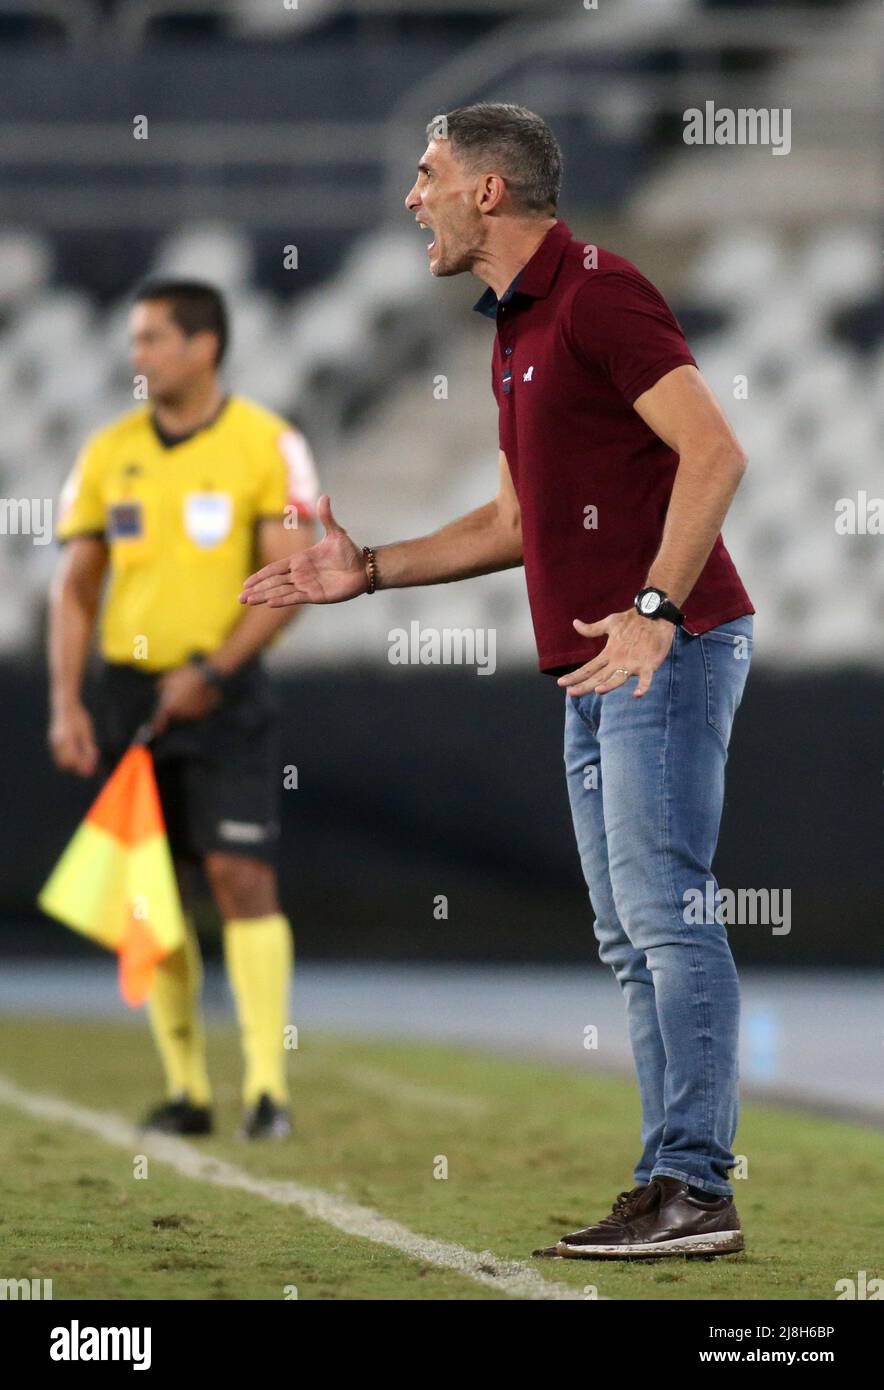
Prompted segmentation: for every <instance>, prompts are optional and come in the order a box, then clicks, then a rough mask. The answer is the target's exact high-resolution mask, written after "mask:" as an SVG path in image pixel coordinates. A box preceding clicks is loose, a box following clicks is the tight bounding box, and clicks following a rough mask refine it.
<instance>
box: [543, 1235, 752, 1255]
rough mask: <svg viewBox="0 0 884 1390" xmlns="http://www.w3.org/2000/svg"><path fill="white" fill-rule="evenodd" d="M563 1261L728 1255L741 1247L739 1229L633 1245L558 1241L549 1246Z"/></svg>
mask: <svg viewBox="0 0 884 1390" xmlns="http://www.w3.org/2000/svg"><path fill="white" fill-rule="evenodd" d="M549 1248H550V1249H554V1250H555V1252H556V1254H557V1255H561V1256H562V1258H563V1259H566V1260H574V1259H577V1260H581V1259H582V1260H591V1259H595V1258H596V1256H598V1257H600V1258H601V1259H620V1260H631V1259H633V1258H635V1257H638V1258H642V1257H645V1258H647V1257H651V1258H653V1257H654V1256H656V1255H731V1254H736V1253H737V1252H738V1251H740V1250H742V1249H743V1248H744V1245H743V1233H742V1231H710V1232H709V1233H708V1235H703V1236H679V1237H677V1238H676V1239H675V1240H653V1241H646V1242H645V1243H643V1244H636V1245H569V1244H568V1243H567V1241H564V1240H560V1241H559V1242H558V1244H557V1245H555V1246H551V1247H549Z"/></svg>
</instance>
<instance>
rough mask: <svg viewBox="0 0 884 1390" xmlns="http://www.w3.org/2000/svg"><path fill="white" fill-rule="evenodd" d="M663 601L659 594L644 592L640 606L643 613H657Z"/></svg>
mask: <svg viewBox="0 0 884 1390" xmlns="http://www.w3.org/2000/svg"><path fill="white" fill-rule="evenodd" d="M662 602H663V600H662V599H661V597H660V595H659V594H654V593H650V594H644V595H643V596H642V599H641V602H640V603H639V608H640V609H641V611H642V613H656V611H657V609H658V608H659V607H660V604H661V603H662Z"/></svg>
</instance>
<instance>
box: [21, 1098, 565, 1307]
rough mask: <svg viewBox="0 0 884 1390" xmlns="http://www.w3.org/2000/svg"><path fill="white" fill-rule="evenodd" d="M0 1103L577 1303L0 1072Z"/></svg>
mask: <svg viewBox="0 0 884 1390" xmlns="http://www.w3.org/2000/svg"><path fill="white" fill-rule="evenodd" d="M0 1103H2V1104H5V1105H12V1106H15V1107H16V1109H18V1110H24V1111H25V1112H26V1113H27V1114H28V1115H36V1116H37V1117H38V1118H39V1119H42V1120H56V1121H59V1122H60V1123H62V1124H67V1125H73V1126H74V1128H75V1129H81V1130H85V1131H86V1132H87V1133H88V1134H94V1135H96V1136H97V1137H98V1138H99V1139H103V1140H104V1141H105V1143H107V1144H113V1145H114V1146H115V1147H116V1148H120V1149H125V1150H126V1151H127V1153H144V1154H147V1155H148V1156H149V1157H152V1158H155V1159H156V1160H157V1161H158V1162H159V1163H166V1164H168V1165H169V1167H171V1168H174V1169H175V1171H176V1172H178V1173H180V1174H181V1175H182V1177H185V1178H193V1179H195V1180H197V1181H201V1182H208V1183H211V1184H212V1185H213V1186H215V1187H232V1188H236V1189H238V1190H239V1191H240V1192H249V1193H251V1194H252V1195H253V1196H255V1197H264V1198H266V1200H267V1201H269V1202H278V1203H279V1204H280V1205H281V1206H286V1207H298V1208H300V1210H301V1211H302V1212H304V1214H305V1215H306V1216H309V1217H311V1218H312V1219H313V1220H316V1221H324V1222H326V1223H327V1225H329V1226H334V1227H335V1229H336V1230H338V1231H344V1232H345V1233H346V1234H347V1235H351V1236H362V1237H363V1238H364V1239H365V1240H371V1241H374V1242H375V1244H376V1245H389V1246H391V1247H392V1248H393V1249H394V1250H400V1251H401V1252H402V1253H403V1254H405V1255H409V1256H411V1257H412V1258H413V1259H415V1260H421V1261H423V1263H425V1264H431V1265H438V1266H439V1268H441V1269H453V1270H456V1272H457V1273H458V1274H463V1275H465V1276H466V1277H467V1278H468V1279H472V1280H473V1281H474V1282H475V1283H477V1284H487V1285H488V1287H489V1288H493V1289H499V1290H500V1291H501V1292H502V1293H505V1294H508V1295H509V1296H510V1297H511V1298H527V1299H558V1300H569V1301H574V1300H577V1301H580V1302H582V1301H584V1296H583V1294H582V1293H581V1292H580V1290H579V1289H578V1288H576V1287H575V1288H572V1287H570V1286H569V1285H568V1284H556V1283H553V1281H552V1280H549V1279H543V1278H541V1276H540V1275H539V1274H538V1273H537V1272H536V1271H535V1270H533V1269H531V1268H530V1267H529V1266H528V1265H525V1264H522V1263H521V1262H520V1261H519V1260H501V1259H499V1258H498V1257H497V1256H496V1255H495V1254H493V1253H492V1252H491V1251H490V1250H483V1251H481V1252H480V1253H479V1254H476V1253H475V1252H474V1251H472V1250H467V1249H466V1247H465V1246H463V1245H456V1244H455V1243H454V1242H453V1241H442V1240H431V1239H430V1237H429V1236H421V1235H418V1234H417V1233H416V1232H415V1231H410V1230H409V1229H408V1227H407V1226H400V1225H399V1223H398V1221H388V1220H387V1218H386V1217H384V1216H381V1215H379V1213H378V1212H376V1211H372V1209H371V1208H370V1207H363V1206H360V1205H359V1204H358V1203H357V1202H350V1201H348V1200H347V1199H346V1198H345V1197H336V1196H334V1195H333V1194H332V1193H330V1192H324V1191H323V1190H322V1188H319V1187H303V1186H302V1185H301V1184H300V1183H296V1182H273V1181H271V1180H269V1179H267V1178H257V1177H254V1176H253V1174H251V1173H249V1172H247V1171H246V1169H245V1168H238V1167H237V1166H236V1165H235V1164H233V1163H225V1162H224V1161H223V1160H222V1159H219V1158H212V1157H211V1155H209V1154H203V1153H200V1152H199V1151H198V1150H197V1149H195V1148H193V1146H192V1145H190V1144H188V1143H187V1142H186V1141H185V1140H184V1139H177V1138H176V1137H175V1136H174V1135H166V1134H151V1135H148V1134H145V1133H142V1132H141V1131H140V1130H138V1129H136V1128H135V1126H134V1125H131V1124H129V1122H128V1121H127V1120H124V1119H122V1117H121V1116H119V1115H112V1114H107V1113H102V1112H101V1111H98V1110H87V1109H86V1107H85V1106H82V1105H74V1104H73V1103H72V1102H71V1101H66V1100H60V1099H58V1098H56V1097H55V1096H47V1095H37V1094H35V1093H33V1092H30V1091H23V1090H21V1088H20V1087H18V1086H16V1085H15V1084H14V1083H13V1082H11V1081H7V1080H6V1079H5V1078H3V1077H0Z"/></svg>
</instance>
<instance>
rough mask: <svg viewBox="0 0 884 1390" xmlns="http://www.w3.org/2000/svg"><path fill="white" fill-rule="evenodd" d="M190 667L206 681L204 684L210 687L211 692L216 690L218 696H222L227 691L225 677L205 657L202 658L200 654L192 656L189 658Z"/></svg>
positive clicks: (226, 679)
mask: <svg viewBox="0 0 884 1390" xmlns="http://www.w3.org/2000/svg"><path fill="white" fill-rule="evenodd" d="M190 665H191V666H195V667H196V669H197V670H198V671H199V673H200V675H201V676H202V678H203V680H204V681H206V683H207V684H208V685H210V686H211V687H212V689H213V690H217V692H218V694H219V695H223V694H224V692H225V690H226V689H227V681H228V678H227V677H226V676H222V674H221V672H220V671H219V670H218V668H217V666H213V665H212V663H211V661H210V660H209V658H208V657H207V656H204V655H203V654H202V653H201V652H198V653H197V654H196V656H192V657H191V658H190Z"/></svg>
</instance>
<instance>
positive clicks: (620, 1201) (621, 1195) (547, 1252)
mask: <svg viewBox="0 0 884 1390" xmlns="http://www.w3.org/2000/svg"><path fill="white" fill-rule="evenodd" d="M646 1187H647V1183H640V1184H639V1186H638V1187H632V1188H630V1189H629V1191H628V1192H618V1194H617V1196H616V1197H615V1198H614V1205H613V1206H612V1207H611V1215H610V1216H605V1217H603V1218H602V1220H601V1221H600V1222H599V1225H598V1226H593V1227H592V1228H591V1229H592V1230H594V1231H596V1230H598V1229H599V1227H601V1226H605V1225H606V1224H607V1223H608V1222H610V1221H615V1224H619V1222H620V1220H621V1215H620V1213H621V1212H622V1211H623V1210H624V1209H625V1208H626V1207H628V1206H631V1205H632V1203H633V1202H634V1201H635V1200H636V1198H637V1197H640V1196H641V1194H642V1193H643V1192H644V1190H645V1188H646ZM588 1229H589V1228H588ZM564 1239H567V1237H564ZM560 1244H561V1241H560V1242H559V1245H560ZM559 1245H546V1246H544V1247H543V1248H542V1249H541V1250H532V1251H531V1254H532V1255H543V1256H545V1257H546V1258H548V1259H552V1258H558V1259H562V1258H563V1255H562V1252H561V1250H560V1249H559Z"/></svg>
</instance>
